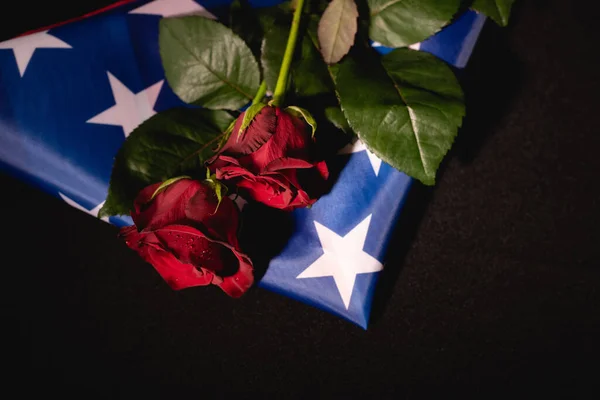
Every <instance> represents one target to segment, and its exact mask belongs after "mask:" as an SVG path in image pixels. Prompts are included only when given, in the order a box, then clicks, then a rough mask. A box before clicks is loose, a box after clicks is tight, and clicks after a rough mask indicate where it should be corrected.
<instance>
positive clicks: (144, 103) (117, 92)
mask: <svg viewBox="0 0 600 400" xmlns="http://www.w3.org/2000/svg"><path fill="white" fill-rule="evenodd" d="M107 73H108V81H109V83H110V88H111V89H112V92H113V97H114V99H115V103H116V104H115V105H114V106H112V107H110V108H109V109H107V110H104V111H102V112H101V113H100V114H98V115H96V116H95V117H93V118H91V119H89V120H88V121H87V122H88V123H90V124H102V125H116V126H122V127H123V133H125V137H127V136H129V134H130V133H131V132H132V131H133V130H134V129H135V128H137V126H138V125H139V124H141V123H142V122H144V121H145V120H147V119H148V118H150V117H151V116H153V115H154V114H156V112H155V111H154V104H155V103H156V100H157V99H158V94H159V93H160V89H161V88H162V85H163V82H164V80H161V81H159V82H157V83H155V84H154V85H152V86H150V87H148V88H146V89H144V90H142V91H141V92H139V93H137V94H134V93H133V92H132V91H131V90H129V89H128V88H127V87H126V86H125V85H123V84H122V83H121V81H119V80H118V79H117V78H115V77H114V76H113V75H112V74H111V73H110V72H107Z"/></svg>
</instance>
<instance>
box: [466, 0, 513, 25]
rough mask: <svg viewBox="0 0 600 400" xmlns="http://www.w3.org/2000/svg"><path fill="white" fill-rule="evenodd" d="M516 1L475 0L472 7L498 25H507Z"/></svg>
mask: <svg viewBox="0 0 600 400" xmlns="http://www.w3.org/2000/svg"><path fill="white" fill-rule="evenodd" d="M514 2H515V0H475V1H474V2H473V5H472V6H471V8H472V9H474V10H475V11H478V12H481V13H483V14H485V15H487V16H488V17H490V18H491V19H493V20H494V21H496V23H497V24H498V25H500V26H506V25H508V20H509V18H510V9H511V8H512V5H513V3H514Z"/></svg>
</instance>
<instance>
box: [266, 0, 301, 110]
mask: <svg viewBox="0 0 600 400" xmlns="http://www.w3.org/2000/svg"><path fill="white" fill-rule="evenodd" d="M303 8H304V0H298V1H297V2H296V9H295V10H294V19H292V27H291V28H290V36H288V41H287V45H286V47H285V53H284V54H283V61H282V62H281V69H280V70H279V77H278V78H277V85H276V86H275V91H274V92H273V101H272V102H271V104H272V105H274V106H280V105H281V103H282V102H283V98H284V97H285V91H286V89H287V82H288V74H289V72H290V65H291V64H292V57H293V56H294V49H295V48H296V39H297V38H298V28H299V27H300V16H301V15H302V9H303Z"/></svg>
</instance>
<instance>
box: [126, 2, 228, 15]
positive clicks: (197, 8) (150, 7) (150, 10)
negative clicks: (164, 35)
mask: <svg viewBox="0 0 600 400" xmlns="http://www.w3.org/2000/svg"><path fill="white" fill-rule="evenodd" d="M129 13H130V14H150V15H160V16H162V17H181V16H184V15H202V16H203V17H206V18H211V19H217V18H216V17H215V16H214V15H212V14H211V13H210V12H208V11H207V10H206V8H204V7H202V6H201V5H200V4H198V3H196V2H195V1H193V0H154V1H152V2H150V3H148V4H144V5H143V6H141V7H138V8H136V9H134V10H131V11H130V12H129Z"/></svg>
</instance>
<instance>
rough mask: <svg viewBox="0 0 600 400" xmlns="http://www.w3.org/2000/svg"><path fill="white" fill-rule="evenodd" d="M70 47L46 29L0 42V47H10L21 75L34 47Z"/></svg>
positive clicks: (23, 73)
mask: <svg viewBox="0 0 600 400" xmlns="http://www.w3.org/2000/svg"><path fill="white" fill-rule="evenodd" d="M71 48H72V47H71V46H70V45H68V44H67V43H65V42H63V41H62V40H60V39H58V38H56V37H54V36H52V35H50V34H48V31H44V32H38V33H33V34H31V35H27V36H21V37H17V38H14V39H10V40H7V41H5V42H0V49H10V50H12V51H13V53H14V55H15V60H17V67H18V68H19V73H20V74H21V77H23V75H25V70H26V69H27V65H29V61H30V60H31V57H32V56H33V53H34V52H35V50H36V49H71Z"/></svg>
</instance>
